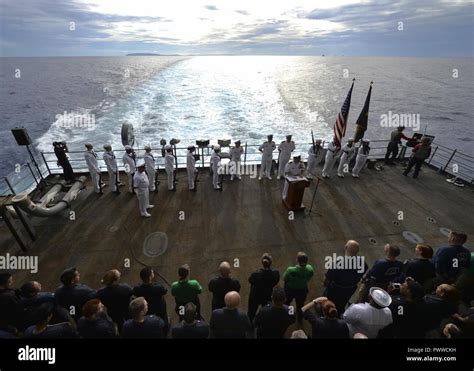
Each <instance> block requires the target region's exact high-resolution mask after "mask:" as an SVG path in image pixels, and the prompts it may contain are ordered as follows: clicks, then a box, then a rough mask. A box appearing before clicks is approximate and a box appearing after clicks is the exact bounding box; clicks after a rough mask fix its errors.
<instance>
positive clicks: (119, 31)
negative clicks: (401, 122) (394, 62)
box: [0, 0, 474, 57]
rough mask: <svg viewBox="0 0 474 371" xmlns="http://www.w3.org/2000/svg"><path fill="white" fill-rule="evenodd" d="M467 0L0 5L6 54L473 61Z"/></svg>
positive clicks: (473, 24) (98, 0) (81, 0)
mask: <svg viewBox="0 0 474 371" xmlns="http://www.w3.org/2000/svg"><path fill="white" fill-rule="evenodd" d="M473 19H474V13H473V2H472V1H469V0H450V1H447V0H362V1H361V0H214V1H213V0H168V1H163V0H0V56H78V55H83V56H92V55H98V56H102V55H111V56H114V55H125V54H127V53H158V54H240V55H247V54H249V55H322V54H325V55H346V56H350V55H356V56H419V57H461V56H469V57H472V56H474V20H473Z"/></svg>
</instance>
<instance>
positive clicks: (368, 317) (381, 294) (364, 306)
mask: <svg viewBox="0 0 474 371" xmlns="http://www.w3.org/2000/svg"><path fill="white" fill-rule="evenodd" d="M391 303H392V298H391V296H390V295H389V294H388V292H386V291H385V290H383V289H381V288H380V287H372V288H371V289H370V295H369V302H368V303H361V304H352V305H351V306H350V307H349V308H347V310H346V311H345V312H344V315H343V319H344V321H346V323H347V325H348V326H349V333H350V337H351V338H352V337H353V336H354V335H355V334H356V333H359V332H360V333H363V334H365V335H367V337H368V338H369V339H375V338H376V337H377V335H378V333H379V331H380V330H382V329H383V328H384V327H387V326H388V325H390V324H392V323H393V318H392V312H391V311H390V309H389V308H388V306H389V305H390V304H391Z"/></svg>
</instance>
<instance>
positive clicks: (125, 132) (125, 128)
mask: <svg viewBox="0 0 474 371" xmlns="http://www.w3.org/2000/svg"><path fill="white" fill-rule="evenodd" d="M134 143H135V133H134V132H133V125H132V124H122V144H123V145H124V146H133V144H134Z"/></svg>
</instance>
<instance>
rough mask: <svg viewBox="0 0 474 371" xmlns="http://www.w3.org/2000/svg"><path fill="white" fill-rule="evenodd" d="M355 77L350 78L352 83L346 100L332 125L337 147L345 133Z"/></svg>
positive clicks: (339, 145)
mask: <svg viewBox="0 0 474 371" xmlns="http://www.w3.org/2000/svg"><path fill="white" fill-rule="evenodd" d="M354 81H355V79H352V85H351V88H350V89H349V93H347V97H346V100H345V101H344V104H343V105H342V108H341V111H340V112H339V114H338V115H337V119H336V124H335V125H334V143H335V144H336V146H337V147H341V141H342V138H343V137H344V135H345V134H346V126H347V117H348V116H349V108H350V107H351V96H352V88H353V87H354Z"/></svg>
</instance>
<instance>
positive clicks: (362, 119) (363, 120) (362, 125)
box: [354, 81, 374, 143]
mask: <svg viewBox="0 0 474 371" xmlns="http://www.w3.org/2000/svg"><path fill="white" fill-rule="evenodd" d="M373 83H374V82H373V81H371V82H370V88H369V92H368V93H367V98H365V104H364V107H363V108H362V111H361V112H360V115H359V118H358V119H357V121H356V125H357V126H356V132H355V134H354V142H355V143H357V142H358V141H359V140H361V139H362V138H363V137H364V134H365V131H366V130H367V122H368V119H369V105H370V95H371V94H372V84H373Z"/></svg>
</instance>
